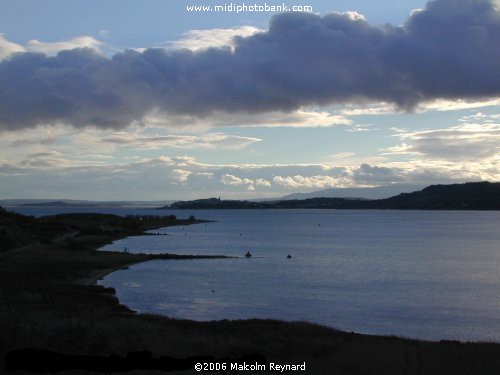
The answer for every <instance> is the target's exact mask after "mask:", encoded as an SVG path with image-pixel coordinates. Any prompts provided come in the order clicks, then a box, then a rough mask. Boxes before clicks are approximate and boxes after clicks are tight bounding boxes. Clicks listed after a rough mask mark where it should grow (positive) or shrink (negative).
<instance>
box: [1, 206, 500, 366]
mask: <svg viewBox="0 0 500 375" xmlns="http://www.w3.org/2000/svg"><path fill="white" fill-rule="evenodd" d="M6 216H8V217H9V218H8V220H7V221H8V222H9V225H10V228H11V229H15V228H16V225H17V224H16V223H19V226H17V229H16V236H21V237H22V236H23V235H26V236H27V230H25V229H23V226H26V228H30V230H31V229H33V228H34V227H36V226H37V225H38V223H40V225H45V224H42V223H44V220H48V218H46V219H33V218H31V219H26V218H23V217H21V216H11V215H10V214H7V215H6ZM55 220H56V222H58V223H59V225H60V226H57V230H56V229H54V231H53V234H54V235H55V236H56V237H55V238H53V239H51V240H50V241H49V240H48V239H47V241H45V242H44V243H40V242H39V241H38V240H36V241H32V242H30V243H26V242H23V243H22V246H21V247H16V248H12V249H10V250H6V251H3V252H2V253H0V373H2V374H3V373H6V374H9V373H12V374H31V373H50V374H98V373H113V372H114V371H116V370H120V371H123V372H124V373H127V374H165V373H176V374H195V373H197V372H196V371H195V370H193V369H192V365H193V363H194V361H198V360H200V358H201V360H203V361H211V360H219V361H222V362H223V361H244V360H245V359H246V360H247V361H250V360H251V361H254V360H258V361H260V362H261V363H270V362H273V363H279V364H303V363H304V362H305V363H306V371H305V372H304V371H295V372H284V373H300V374H308V375H310V374H387V375H391V374H394V375H396V374H398V375H399V374H440V375H441V374H479V375H480V374H499V373H500V356H499V355H498V354H499V353H500V344H487V343H484V344H479V343H458V342H440V343H436V342H425V341H416V340H405V339H401V338H395V337H379V336H368V335H360V334H355V333H347V332H340V331H337V330H334V329H331V328H327V327H322V326H318V325H314V324H309V323H302V322H281V321H274V320H246V321H220V322H204V323H200V322H193V321H187V320H174V319H169V318H166V317H160V316H155V315H149V314H136V313H134V312H132V311H130V310H129V309H128V308H127V307H126V306H123V305H120V304H119V301H118V299H117V298H116V296H115V294H114V293H115V292H114V290H113V288H104V287H101V286H97V285H95V281H96V280H97V279H99V278H100V277H102V276H103V275H105V274H106V273H109V272H111V271H113V270H116V269H119V268H123V267H127V266H128V265H130V264H133V263H137V262H141V261H146V260H149V259H158V258H162V259H165V260H164V261H171V262H172V261H189V260H187V259H189V257H179V256H177V257H175V256H170V255H166V254H163V255H159V256H148V255H141V254H128V253H112V252H96V251H95V250H94V249H95V248H96V247H97V246H100V245H102V244H103V243H104V242H106V241H110V240H113V239H116V238H118V237H119V236H123V235H127V230H124V228H123V227H122V225H123V223H124V221H122V219H120V218H118V217H114V216H112V215H103V216H101V215H94V216H93V217H92V220H91V218H90V217H89V216H85V215H82V216H80V215H68V216H67V217H65V216H59V217H57V219H55ZM114 220H116V222H115V223H114V224H113V221H114ZM168 220H169V219H167V221H168ZM171 220H172V221H170V224H169V225H175V224H177V223H179V222H178V221H176V220H174V219H173V218H171ZM25 221H27V223H29V225H28V224H26V223H25ZM49 221H50V220H49ZM90 221H93V222H94V223H95V224H96V227H93V230H92V231H89V230H88V226H87V225H88V224H89V223H90ZM126 222H127V223H128V225H129V229H128V233H137V231H139V230H140V229H141V228H142V229H151V228H152V227H153V226H154V225H158V226H165V225H166V223H165V222H161V220H160V221H158V222H156V223H154V224H151V223H149V225H147V224H146V223H145V222H147V220H145V219H144V218H143V219H141V218H128V219H127V221H126ZM196 222H197V221H196V220H193V221H192V223H196ZM184 223H186V222H184ZM84 224H85V225H84ZM65 228H66V229H65ZM83 228H87V229H86V230H87V232H85V233H83V232H82V231H81V230H83ZM69 238H72V239H73V240H72V241H76V243H78V245H77V246H75V243H74V242H71V241H70V242H67V240H68V239H69ZM27 242H29V241H27ZM72 245H73V246H72ZM165 287H166V288H175V287H176V286H175V285H165ZM22 349H38V350H46V351H50V353H49V352H37V353H38V354H40V353H42V354H43V353H45V354H44V356H45V357H44V358H48V357H50V356H51V355H52V356H53V355H54V354H55V355H56V358H59V359H60V361H61V362H59V363H57V362H56V364H55V365H54V363H53V364H52V366H53V367H50V366H49V367H45V368H42V367H41V365H40V367H36V366H37V365H38V364H40V363H42V362H40V361H39V360H40V358H39V357H38V362H37V361H35V360H36V358H35V357H36V356H35V357H33V356H32V357H30V359H25V360H23V357H22V356H21V360H20V359H19V353H24V354H23V355H24V356H25V357H26V356H27V355H29V352H19V351H18V350H22ZM132 352H135V354H131V353H132ZM138 352H140V353H138ZM16 353H17V354H16ZM27 353H28V354H27ZM31 353H32V354H33V351H31ZM51 353H52V354H51ZM58 353H59V354H58ZM63 354H64V355H73V356H75V357H71V358H73V360H72V362H71V361H70V362H64V361H63V360H62V359H63V358H68V357H61V355H63ZM16 355H17V362H16V360H15V359H16ZM57 355H58V356H57ZM127 355H128V357H127ZM88 356H93V357H88ZM109 356H112V357H109ZM42 357H43V356H42ZM193 357H198V358H194V359H193ZM26 358H28V357H26ZM33 358H35V360H34V359H33ZM159 358H163V359H162V361H159V362H158V361H157V362H154V359H159ZM139 359H142V360H139ZM182 360H184V361H182ZM179 361H180V362H179ZM110 362H112V363H115V364H117V363H118V364H122V365H123V363H126V364H127V366H128V367H127V366H126V367H119V366H118V367H115V368H110V367H107V368H106V367H105V366H106V364H108V365H109V363H110ZM145 363H149V364H150V365H151V364H153V363H156V364H157V365H158V363H163V364H165V363H166V364H167V365H166V367H163V370H162V371H159V370H158V367H156V369H157V371H153V370H147V369H148V368H149V369H151V368H152V367H151V366H150V367H148V366H147V365H144V364H145ZM172 363H182V364H184V367H183V368H184V369H185V370H182V371H181V370H180V367H179V366H177V367H176V366H172V365H171V364H172ZM186 363H188V364H190V366H188V369H186V366H185V365H186ZM57 365H59V369H61V368H66V370H63V371H57ZM6 366H9V368H10V369H14V368H17V369H22V368H24V369H31V371H15V372H14V371H8V370H7V369H6ZM30 366H31V367H30ZM33 366H35V367H33ZM54 366H55V368H54ZM65 366H66V367H65ZM72 366H73V367H72ZM75 366H76V368H80V369H81V368H87V369H89V367H88V366H91V367H92V366H93V367H92V368H94V371H81V370H77V369H76V368H75ZM79 366H80V367H79ZM86 366H87V367H86ZM99 366H104V367H101V368H100V369H99ZM120 366H121V365H120ZM169 366H170V367H169ZM181 367H182V366H181ZM69 368H73V369H71V370H69ZM130 369H136V370H135V371H130V372H128V370H130ZM174 369H177V371H167V370H174ZM202 373H203V372H202ZM205 373H206V372H205ZM232 373H238V372H235V371H233V372H232ZM239 373H246V371H240V372H239ZM258 373H271V374H273V373H279V372H273V371H271V372H258Z"/></svg>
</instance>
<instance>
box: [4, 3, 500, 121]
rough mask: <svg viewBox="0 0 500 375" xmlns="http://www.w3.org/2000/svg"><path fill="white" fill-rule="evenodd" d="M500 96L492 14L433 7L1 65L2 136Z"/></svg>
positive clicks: (286, 17)
mask: <svg viewBox="0 0 500 375" xmlns="http://www.w3.org/2000/svg"><path fill="white" fill-rule="evenodd" d="M498 95H500V12H499V11H498V9H496V8H495V5H494V4H493V2H492V1H491V0H436V1H430V2H429V3H428V4H427V6H426V8H425V9H424V10H423V11H419V12H415V13H413V14H412V15H411V16H410V17H409V18H408V19H407V21H406V22H405V23H404V24H403V25H402V26H391V25H384V26H372V25H370V24H369V23H368V22H367V21H365V20H363V19H360V18H357V19H356V18H355V17H352V16H349V15H347V14H345V15H339V14H328V15H325V16H323V17H320V16H317V15H313V14H305V13H288V14H280V15H277V16H275V17H273V18H272V20H271V23H270V26H269V30H268V31H267V32H264V33H261V34H257V35H254V36H251V37H240V38H237V40H236V47H235V49H234V50H232V51H231V50H230V49H229V48H226V49H221V48H212V49H208V50H204V51H201V52H191V51H188V50H177V51H165V50H162V49H148V50H146V51H144V52H142V53H140V52H136V51H125V52H123V53H118V54H116V55H114V56H112V57H111V58H108V57H105V56H102V55H100V54H99V53H97V52H96V51H93V50H91V49H75V50H70V51H62V52H59V53H58V54H57V55H56V56H53V57H47V56H45V55H43V54H35V53H19V54H16V55H13V56H12V57H11V58H9V59H7V60H5V61H3V62H1V63H0V130H2V129H3V130H5V129H10V130H15V129H20V128H27V127H32V126H35V125H37V124H46V123H49V124H50V123H56V122H64V123H69V124H72V125H74V126H77V127H78V126H87V125H96V126H99V127H109V128H119V127H124V126H127V125H128V124H130V123H131V121H134V120H139V119H141V118H142V117H143V116H144V115H145V114H146V113H147V112H148V111H150V110H153V109H155V110H160V111H163V112H166V113H169V114H190V115H195V116H199V117H203V116H206V115H210V114H211V113H213V112H217V111H224V112H247V113H262V112H266V111H275V110H281V111H289V110H293V109H295V108H297V107H299V106H304V105H311V104H319V105H323V104H331V103H338V102H349V101H361V100H367V101H387V102H392V103H395V104H396V105H398V106H399V107H400V108H403V109H411V108H413V107H414V106H415V105H417V104H418V103H419V102H422V101H426V100H432V99H436V98H447V99H453V98H471V99H472V98H482V97H494V96H498Z"/></svg>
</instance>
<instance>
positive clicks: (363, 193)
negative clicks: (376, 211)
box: [266, 184, 425, 201]
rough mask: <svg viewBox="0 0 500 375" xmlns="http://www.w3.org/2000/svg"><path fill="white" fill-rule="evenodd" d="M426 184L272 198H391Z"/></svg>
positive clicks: (318, 192)
mask: <svg viewBox="0 0 500 375" xmlns="http://www.w3.org/2000/svg"><path fill="white" fill-rule="evenodd" d="M424 187H425V185H422V184H420V185H390V186H377V187H371V188H329V189H324V190H318V191H313V192H310V193H293V194H288V195H285V196H283V197H280V198H278V199H266V201H271V200H292V199H309V198H362V199H384V198H390V197H392V196H395V195H397V194H400V193H411V192H413V191H417V190H421V189H423V188H424Z"/></svg>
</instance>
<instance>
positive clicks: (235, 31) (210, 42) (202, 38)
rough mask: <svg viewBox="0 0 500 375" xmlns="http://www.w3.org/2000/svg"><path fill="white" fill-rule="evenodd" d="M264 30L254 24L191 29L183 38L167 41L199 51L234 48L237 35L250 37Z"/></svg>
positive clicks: (173, 45) (175, 46)
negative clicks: (226, 27)
mask: <svg viewBox="0 0 500 375" xmlns="http://www.w3.org/2000/svg"><path fill="white" fill-rule="evenodd" d="M263 31H264V30H262V29H259V28H257V27H254V26H241V27H236V28H231V29H206V30H190V31H188V32H185V33H183V34H182V38H181V39H179V40H176V41H171V42H167V43H166V46H167V47H170V48H176V49H179V48H186V49H189V50H191V51H198V50H201V49H207V48H217V47H230V48H234V46H235V38H236V37H248V36H251V35H254V34H257V33H259V32H263Z"/></svg>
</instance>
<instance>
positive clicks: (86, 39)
mask: <svg viewBox="0 0 500 375" xmlns="http://www.w3.org/2000/svg"><path fill="white" fill-rule="evenodd" d="M102 44H103V43H102V42H101V41H99V40H97V39H95V38H93V37H91V36H79V37H76V38H72V39H69V40H65V41H62V42H41V41H39V40H36V39H32V40H30V41H29V42H28V44H27V46H26V48H27V49H28V51H31V52H40V53H45V54H48V55H51V54H54V53H57V52H59V51H64V50H71V49H74V48H93V49H96V50H98V49H99V46H101V45H102Z"/></svg>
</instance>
